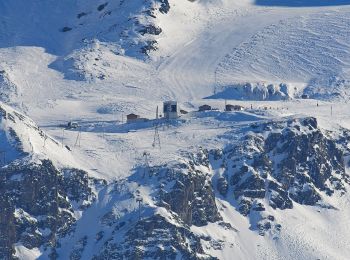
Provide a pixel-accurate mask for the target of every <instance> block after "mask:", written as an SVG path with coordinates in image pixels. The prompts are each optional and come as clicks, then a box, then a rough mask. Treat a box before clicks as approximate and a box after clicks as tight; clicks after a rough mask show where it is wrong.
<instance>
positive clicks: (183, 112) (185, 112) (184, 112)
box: [180, 109, 188, 115]
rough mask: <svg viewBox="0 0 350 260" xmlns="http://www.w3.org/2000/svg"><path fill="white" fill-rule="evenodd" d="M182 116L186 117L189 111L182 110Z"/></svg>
mask: <svg viewBox="0 0 350 260" xmlns="http://www.w3.org/2000/svg"><path fill="white" fill-rule="evenodd" d="M180 114H183V115H186V114H188V111H186V110H183V109H180Z"/></svg>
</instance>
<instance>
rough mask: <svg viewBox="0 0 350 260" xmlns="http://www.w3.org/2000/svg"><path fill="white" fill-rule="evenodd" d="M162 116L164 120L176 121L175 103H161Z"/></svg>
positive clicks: (176, 106)
mask: <svg viewBox="0 0 350 260" xmlns="http://www.w3.org/2000/svg"><path fill="white" fill-rule="evenodd" d="M163 114H164V118H166V119H176V118H178V117H179V115H178V105H177V102H176V101H165V102H164V103H163Z"/></svg>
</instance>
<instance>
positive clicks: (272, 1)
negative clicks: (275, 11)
mask: <svg viewBox="0 0 350 260" xmlns="http://www.w3.org/2000/svg"><path fill="white" fill-rule="evenodd" d="M255 4H256V5H262V6H284V7H312V6H337V5H350V0H255Z"/></svg>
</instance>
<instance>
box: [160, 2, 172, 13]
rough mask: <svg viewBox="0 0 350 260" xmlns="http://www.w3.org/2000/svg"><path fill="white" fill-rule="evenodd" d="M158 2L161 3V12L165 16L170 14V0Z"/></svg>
mask: <svg viewBox="0 0 350 260" xmlns="http://www.w3.org/2000/svg"><path fill="white" fill-rule="evenodd" d="M158 1H159V2H160V3H161V5H160V8H159V11H160V12H161V13H163V14H166V13H168V12H169V10H170V4H169V1H168V0H158Z"/></svg>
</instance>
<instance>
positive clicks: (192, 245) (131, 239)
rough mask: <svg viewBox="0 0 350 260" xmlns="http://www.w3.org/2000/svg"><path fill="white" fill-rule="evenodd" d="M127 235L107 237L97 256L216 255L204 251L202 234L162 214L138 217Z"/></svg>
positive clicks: (204, 256) (98, 258)
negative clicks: (143, 217) (193, 231)
mask: <svg viewBox="0 0 350 260" xmlns="http://www.w3.org/2000/svg"><path fill="white" fill-rule="evenodd" d="M174 218H175V221H176V217H174ZM177 222H178V223H182V222H181V220H179V219H178V220H177ZM182 224H183V223H182ZM124 238H125V240H124V241H123V243H116V242H115V240H114V239H110V240H108V241H107V242H106V243H105V244H104V246H103V250H102V251H101V254H100V255H98V256H95V257H94V259H95V260H100V259H101V260H102V259H146V258H147V259H179V258H181V259H216V258H214V257H211V256H210V255H207V254H205V253H204V251H203V248H202V246H201V243H200V239H201V238H200V237H199V236H197V235H194V234H193V233H192V232H191V231H190V230H189V229H188V228H186V227H184V226H182V225H176V224H174V223H171V222H169V220H168V219H166V218H165V217H163V216H161V215H159V214H155V215H153V216H151V217H149V218H145V219H142V220H141V221H138V222H137V224H136V225H135V226H134V227H133V228H131V229H130V230H129V231H128V232H127V233H126V234H125V236H124ZM200 255H201V257H199V256H200Z"/></svg>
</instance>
